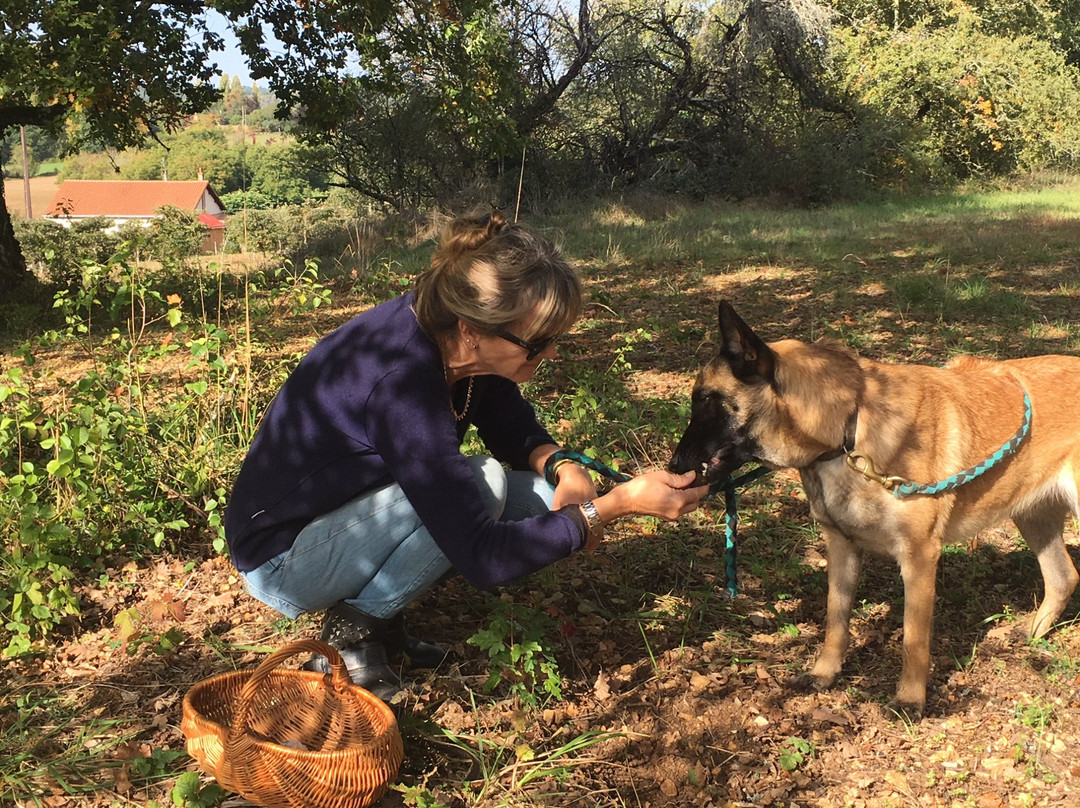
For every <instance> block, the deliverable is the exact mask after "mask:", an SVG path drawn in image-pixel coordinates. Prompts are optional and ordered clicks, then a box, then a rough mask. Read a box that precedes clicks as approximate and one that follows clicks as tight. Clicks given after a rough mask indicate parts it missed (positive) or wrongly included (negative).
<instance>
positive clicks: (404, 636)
mask: <svg viewBox="0 0 1080 808" xmlns="http://www.w3.org/2000/svg"><path fill="white" fill-rule="evenodd" d="M381 636H382V640H383V642H384V643H386V647H387V648H388V649H389V650H391V651H397V652H398V653H401V654H405V656H407V657H408V658H409V661H410V662H411V663H412V667H414V668H437V667H439V666H440V665H441V664H442V663H443V662H444V661H445V660H446V651H444V650H443V649H442V648H440V647H439V646H437V645H434V644H433V643H430V642H424V640H420V639H417V638H416V637H414V636H412V635H411V634H409V632H408V630H407V629H406V628H405V614H404V613H403V612H398V613H397V614H395V615H394V616H393V617H390V618H388V619H387V621H386V625H385V627H384V628H383V630H382V635H381Z"/></svg>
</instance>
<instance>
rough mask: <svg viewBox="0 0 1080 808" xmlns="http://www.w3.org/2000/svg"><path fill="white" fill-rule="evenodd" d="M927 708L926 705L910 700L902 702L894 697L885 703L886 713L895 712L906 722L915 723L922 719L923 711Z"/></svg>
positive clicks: (894, 713) (898, 717) (897, 716)
mask: <svg viewBox="0 0 1080 808" xmlns="http://www.w3.org/2000/svg"><path fill="white" fill-rule="evenodd" d="M925 710H926V705H924V704H915V703H909V702H901V701H897V700H896V699H893V700H892V701H890V702H889V703H888V704H886V705H885V712H886V714H889V713H891V714H893V715H895V716H896V718H897V719H898V720H900V721H903V722H904V723H905V724H914V723H916V722H918V721H922V718H923V713H924V712H925Z"/></svg>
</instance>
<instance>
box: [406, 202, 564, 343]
mask: <svg viewBox="0 0 1080 808" xmlns="http://www.w3.org/2000/svg"><path fill="white" fill-rule="evenodd" d="M581 298H582V292H581V281H580V280H579V279H578V276H577V274H576V273H575V272H574V270H573V269H571V268H570V265H569V264H568V263H567V262H566V261H565V260H564V259H563V257H562V255H560V254H559V250H558V248H556V247H555V245H554V244H552V243H551V242H550V241H549V240H548V239H546V238H545V237H544V236H541V235H540V234H539V233H536V232H535V231H533V230H530V229H529V228H527V227H523V226H521V225H517V224H508V223H507V221H506V219H504V218H503V216H502V214H501V213H499V212H498V211H494V212H492V213H489V214H483V215H471V216H462V217H459V218H457V219H454V220H453V221H451V222H450V224H449V225H448V226H447V227H446V229H445V230H444V231H443V233H442V236H441V237H440V239H439V246H438V247H437V248H436V249H435V254H434V255H433V256H432V257H431V267H430V268H429V269H427V270H426V271H425V272H424V273H423V274H422V275H420V277H419V278H417V279H416V319H417V320H418V321H419V323H420V327H421V328H423V329H424V331H426V332H427V333H428V334H429V335H431V336H433V337H434V336H441V335H443V334H446V333H448V332H450V331H452V330H453V329H455V328H456V327H457V323H458V320H462V321H463V322H465V323H466V324H467V325H470V326H472V327H473V328H476V329H478V330H480V331H482V332H485V333H488V334H497V333H499V332H500V331H504V330H508V329H510V327H511V326H514V325H516V324H517V323H519V322H521V321H522V320H524V319H525V318H526V317H528V316H529V315H530V314H532V313H533V312H536V318H535V319H534V320H533V321H532V322H531V323H530V324H529V325H530V327H529V333H527V334H515V335H514V336H517V337H520V338H521V339H524V340H532V339H535V338H537V337H540V338H554V337H557V336H559V335H560V334H562V333H564V332H565V331H567V330H569V328H570V326H572V325H573V324H574V321H575V320H577V318H578V316H579V315H580V314H581V306H582V302H581Z"/></svg>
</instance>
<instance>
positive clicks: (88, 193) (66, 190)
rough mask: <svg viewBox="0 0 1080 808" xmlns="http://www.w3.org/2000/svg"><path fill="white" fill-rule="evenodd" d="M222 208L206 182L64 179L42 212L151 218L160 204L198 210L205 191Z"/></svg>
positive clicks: (57, 214)
mask: <svg viewBox="0 0 1080 808" xmlns="http://www.w3.org/2000/svg"><path fill="white" fill-rule="evenodd" d="M208 191H209V193H210V196H211V197H212V198H213V199H214V201H215V202H217V203H218V205H220V206H221V207H222V208H224V207H225V206H224V205H222V204H221V200H220V199H219V198H218V195H217V194H216V193H214V189H213V188H211V187H210V183H209V182H206V181H205V180H196V181H192V182H163V181H159V180H135V181H130V182H122V181H116V180H65V181H64V182H63V183H61V185H60V187H59V188H58V189H57V190H56V196H54V197H53V200H52V202H51V203H49V207H48V209H46V211H45V215H46V216H136V217H146V216H153V215H154V211H156V210H157V209H158V208H160V207H161V206H162V205H174V206H176V207H178V208H183V209H184V210H191V211H195V210H201V208H200V207H199V206H200V202H201V201H202V198H203V194H204V193H206V192H208Z"/></svg>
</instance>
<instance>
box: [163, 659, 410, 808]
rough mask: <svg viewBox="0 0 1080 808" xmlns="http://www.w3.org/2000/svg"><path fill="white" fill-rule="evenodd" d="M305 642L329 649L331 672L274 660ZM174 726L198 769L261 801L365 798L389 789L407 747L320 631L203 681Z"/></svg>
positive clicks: (287, 806) (319, 806)
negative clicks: (246, 667) (248, 666)
mask: <svg viewBox="0 0 1080 808" xmlns="http://www.w3.org/2000/svg"><path fill="white" fill-rule="evenodd" d="M304 652H308V653H315V654H322V655H323V656H325V657H326V658H327V659H328V660H329V661H330V666H331V670H332V673H329V674H323V673H316V672H314V671H299V670H278V666H279V665H280V664H281V663H282V662H283V661H285V660H286V659H288V658H289V657H292V656H295V655H296V654H300V653H304ZM180 726H181V729H182V730H183V732H184V737H185V738H187V751H188V754H189V755H191V756H192V757H193V758H195V760H197V761H198V762H199V765H200V767H201V768H202V769H203V771H205V772H206V773H207V774H211V775H213V776H214V777H215V778H217V781H218V783H220V784H221V785H222V787H224V788H227V789H229V790H230V791H235V792H236V793H238V794H240V795H241V796H242V797H244V798H245V799H247V800H250V801H251V802H254V803H257V804H259V805H264V806H267V808H364V806H367V805H370V804H371V803H373V802H375V801H376V800H377V799H379V798H380V797H381V796H382V795H383V794H385V793H386V789H387V786H388V785H389V784H390V782H391V781H392V780H394V778H395V777H397V772H398V767H399V766H400V765H401V760H402V757H403V756H404V752H403V750H402V745H401V735H400V733H399V732H398V727H397V721H396V720H395V718H394V714H393V713H392V712H391V711H390V708H389V707H387V706H386V704H384V703H383V702H382V701H381V700H380V699H379V698H377V697H376V696H374V695H373V694H372V693H370V692H368V691H367V690H365V689H364V688H362V687H358V686H357V685H354V684H353V683H352V681H351V680H350V679H349V673H348V670H347V669H346V667H345V663H344V662H343V661H342V659H341V656H340V654H338V652H337V651H335V650H334V649H333V648H331V647H330V646H329V645H327V644H326V643H323V642H319V641H318V640H300V641H298V642H294V643H292V644H290V645H287V646H285V647H284V648H282V649H280V650H279V651H276V652H274V653H273V654H270V655H269V656H268V657H267V658H266V659H265V660H263V662H262V664H261V665H259V667H258V668H256V669H255V670H254V671H233V672H231V673H222V674H219V675H218V676H213V677H211V678H209V679H205V680H204V681H202V682H199V683H198V684H196V685H195V686H194V687H193V688H191V690H189V691H188V693H187V695H186V696H184V716H183V721H182V723H181V725H180Z"/></svg>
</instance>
